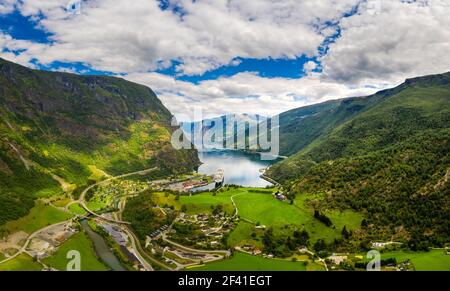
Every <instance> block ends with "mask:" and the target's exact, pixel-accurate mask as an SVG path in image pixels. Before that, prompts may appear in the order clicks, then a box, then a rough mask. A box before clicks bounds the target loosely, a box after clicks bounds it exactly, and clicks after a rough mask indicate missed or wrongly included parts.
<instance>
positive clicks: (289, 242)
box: [262, 228, 309, 257]
mask: <svg viewBox="0 0 450 291" xmlns="http://www.w3.org/2000/svg"><path fill="white" fill-rule="evenodd" d="M262 242H263V244H264V252H266V253H271V254H273V255H275V256H278V257H289V256H291V255H292V254H293V253H294V252H295V251H296V250H297V249H298V248H301V247H305V246H308V245H309V234H308V232H307V231H306V230H301V231H300V230H295V231H294V232H293V234H292V236H290V235H288V236H276V235H274V233H273V229H272V228H269V229H267V230H266V231H265V232H264V235H263V238H262Z"/></svg>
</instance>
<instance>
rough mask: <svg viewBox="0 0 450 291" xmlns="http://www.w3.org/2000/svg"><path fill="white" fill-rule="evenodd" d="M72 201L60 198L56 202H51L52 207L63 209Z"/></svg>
mask: <svg viewBox="0 0 450 291" xmlns="http://www.w3.org/2000/svg"><path fill="white" fill-rule="evenodd" d="M71 201H72V199H70V198H62V199H60V200H56V201H55V202H53V205H55V206H56V207H65V206H66V205H67V204H69V203H70V202H71Z"/></svg>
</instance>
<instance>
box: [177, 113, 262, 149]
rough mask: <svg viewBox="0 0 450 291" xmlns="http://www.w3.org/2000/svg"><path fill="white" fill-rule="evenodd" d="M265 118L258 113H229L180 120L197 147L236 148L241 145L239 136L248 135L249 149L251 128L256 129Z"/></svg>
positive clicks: (186, 133) (184, 130)
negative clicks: (184, 120) (191, 120)
mask: <svg viewBox="0 0 450 291" xmlns="http://www.w3.org/2000/svg"><path fill="white" fill-rule="evenodd" d="M263 119H264V118H263V117H262V116H258V115H249V114H229V115H223V116H220V117H216V118H210V119H204V120H201V121H193V122H180V126H181V128H182V129H183V132H184V133H185V135H186V136H187V137H188V139H189V140H190V141H191V142H192V143H193V144H194V145H195V147H196V148H197V149H202V148H204V147H205V148H216V149H220V148H224V147H225V146H227V147H228V148H229V147H230V146H231V147H232V148H235V147H237V146H238V145H240V144H239V143H236V141H237V136H246V143H247V145H245V148H247V149H248V134H249V130H250V128H252V129H255V130H256V126H257V125H258V122H259V121H260V120H263ZM240 146H242V147H243V146H244V145H243V144H242V145H240Z"/></svg>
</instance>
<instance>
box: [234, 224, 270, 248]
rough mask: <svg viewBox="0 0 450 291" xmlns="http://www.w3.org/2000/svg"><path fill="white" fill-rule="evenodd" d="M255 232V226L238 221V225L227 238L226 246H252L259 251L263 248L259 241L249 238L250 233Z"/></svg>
mask: <svg viewBox="0 0 450 291" xmlns="http://www.w3.org/2000/svg"><path fill="white" fill-rule="evenodd" d="M254 231H255V226H254V225H253V224H251V223H248V222H245V221H240V222H239V224H238V225H237V226H236V227H235V229H233V231H232V232H231V233H230V236H229V237H228V240H227V242H228V245H229V246H230V247H235V246H241V245H252V246H255V247H257V248H259V249H262V248H263V244H262V242H261V241H260V240H256V239H254V238H252V237H251V234H252V232H254Z"/></svg>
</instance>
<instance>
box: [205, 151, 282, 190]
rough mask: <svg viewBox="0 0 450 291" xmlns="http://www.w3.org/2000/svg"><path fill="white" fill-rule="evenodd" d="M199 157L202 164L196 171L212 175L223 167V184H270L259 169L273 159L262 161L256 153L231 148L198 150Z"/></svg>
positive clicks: (246, 185)
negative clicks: (262, 176)
mask: <svg viewBox="0 0 450 291" xmlns="http://www.w3.org/2000/svg"><path fill="white" fill-rule="evenodd" d="M199 158H200V161H201V162H202V163H203V164H202V165H201V166H200V167H199V169H198V172H199V173H201V174H208V175H212V174H214V173H216V172H217V170H218V169H223V170H224V173H225V184H236V185H241V186H245V187H266V186H268V185H271V183H269V182H268V181H266V180H264V179H262V178H261V177H260V175H261V173H260V170H261V169H265V168H267V167H268V166H269V165H271V164H272V163H273V161H262V160H261V159H260V156H259V155H258V154H247V153H243V152H239V151H232V150H215V151H208V152H199ZM196 190H198V189H196Z"/></svg>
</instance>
